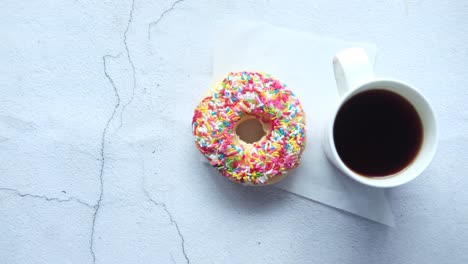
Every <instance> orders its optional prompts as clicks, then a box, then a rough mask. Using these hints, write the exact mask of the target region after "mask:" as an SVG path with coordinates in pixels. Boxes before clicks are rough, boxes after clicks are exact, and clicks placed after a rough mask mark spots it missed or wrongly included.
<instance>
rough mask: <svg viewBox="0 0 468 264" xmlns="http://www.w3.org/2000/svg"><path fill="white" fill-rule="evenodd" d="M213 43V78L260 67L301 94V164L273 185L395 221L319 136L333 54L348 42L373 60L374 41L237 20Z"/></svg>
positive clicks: (330, 99)
mask: <svg viewBox="0 0 468 264" xmlns="http://www.w3.org/2000/svg"><path fill="white" fill-rule="evenodd" d="M222 34H223V38H222V40H221V41H219V42H218V43H216V45H215V51H214V62H213V81H218V80H220V79H222V78H223V76H225V75H226V74H227V73H228V72H230V71H244V70H248V71H263V72H267V73H269V74H272V75H273V76H275V77H277V78H278V79H280V80H281V81H283V82H284V83H286V84H287V85H288V86H289V87H290V88H291V89H292V90H293V92H294V93H295V94H296V95H297V96H298V97H299V100H300V101H301V103H302V105H303V107H304V110H305V112H306V118H307V146H306V149H305V151H304V153H303V155H302V163H301V165H300V166H299V167H298V168H297V169H296V170H295V171H294V172H293V173H292V175H291V176H290V177H288V178H287V179H286V180H284V181H282V182H280V183H279V184H277V187H279V188H281V189H284V190H286V191H289V192H292V193H295V194H297V195H300V196H303V197H305V198H308V199H311V200H314V201H317V202H320V203H323V204H326V205H329V206H332V207H336V208H338V209H341V210H345V211H348V212H351V213H353V214H356V215H359V216H362V217H365V218H368V219H371V220H373V221H376V222H379V223H383V224H386V225H389V226H394V225H395V224H394V217H393V213H392V211H391V208H390V206H389V203H388V201H387V199H386V197H385V193H384V190H381V189H374V188H371V187H367V186H364V185H362V184H359V183H357V182H354V181H353V180H351V179H349V178H348V177H347V176H345V175H343V174H342V173H341V172H339V171H338V170H337V169H335V168H334V167H333V165H332V164H331V163H329V162H328V160H327V158H326V156H325V153H324V152H323V150H322V145H321V136H322V131H323V130H324V127H325V123H326V120H327V117H328V114H329V113H330V111H331V109H332V108H333V106H334V105H335V104H336V103H337V101H338V92H337V89H336V85H335V80H334V76H333V69H332V59H333V56H334V54H336V53H337V52H338V51H340V50H342V49H345V48H348V47H362V48H364V49H365V50H366V51H367V53H368V55H369V58H370V60H371V61H372V62H374V61H375V53H376V47H375V45H373V44H369V43H356V42H347V41H342V40H338V39H332V38H326V37H321V36H317V35H313V34H310V33H304V32H297V31H292V30H288V29H284V28H278V27H274V26H271V25H268V24H264V23H261V24H260V23H250V22H240V23H238V24H236V25H233V26H232V27H231V28H229V29H228V30H225V31H223V32H222Z"/></svg>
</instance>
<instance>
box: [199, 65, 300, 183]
mask: <svg viewBox="0 0 468 264" xmlns="http://www.w3.org/2000/svg"><path fill="white" fill-rule="evenodd" d="M255 123H256V124H257V125H255ZM249 129H250V131H249ZM258 130H260V133H259V131H258ZM192 131H193V135H194V137H195V144H196V146H197V148H198V149H199V150H200V152H201V153H202V154H203V155H205V157H206V158H207V159H208V161H209V162H210V164H211V165H212V166H213V167H215V168H216V169H217V170H218V171H219V172H220V173H221V174H222V175H224V176H225V177H227V178H229V179H230V180H232V181H234V182H236V183H240V184H244V185H249V186H257V185H268V184H273V183H276V182H278V181H280V180H282V179H283V178H285V177H286V176H287V175H288V173H289V172H290V171H291V170H293V169H294V168H296V167H297V166H298V165H299V164H300V162H301V154H302V152H303V150H304V148H305V113H304V110H303V109H302V106H301V104H300V102H299V99H298V98H297V97H296V96H295V95H294V93H293V92H292V91H291V90H290V89H289V88H288V87H286V85H285V84H283V83H281V82H280V81H279V80H277V79H275V78H273V77H272V76H270V75H268V74H265V73H259V72H246V71H243V72H231V73H229V74H228V75H227V76H226V77H225V78H224V79H223V80H222V81H221V82H218V83H216V84H215V85H214V86H213V88H212V89H211V90H210V91H209V93H208V95H207V96H206V97H205V98H203V99H202V101H201V102H200V103H199V104H198V105H197V106H196V108H195V113H194V115H193V119H192ZM256 134H257V135H256ZM258 134H259V135H258ZM255 137H257V138H256V139H255ZM246 138H247V139H246Z"/></svg>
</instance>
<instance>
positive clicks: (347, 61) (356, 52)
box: [333, 48, 374, 96]
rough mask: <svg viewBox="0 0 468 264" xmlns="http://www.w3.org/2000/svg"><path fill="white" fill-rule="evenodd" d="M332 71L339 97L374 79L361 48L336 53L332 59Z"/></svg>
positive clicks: (372, 71)
mask: <svg viewBox="0 0 468 264" xmlns="http://www.w3.org/2000/svg"><path fill="white" fill-rule="evenodd" d="M333 71H334V73H335V80H336V86H337V87H338V93H339V94H340V96H343V95H344V94H345V93H346V92H348V91H351V89H356V88H357V87H359V86H360V85H361V84H363V83H364V82H366V81H369V80H371V79H374V70H373V69H372V65H371V63H370V62H369V58H368V57H367V54H366V52H365V50H364V49H362V48H348V49H345V50H342V51H340V52H339V53H337V54H336V55H335V57H334V58H333Z"/></svg>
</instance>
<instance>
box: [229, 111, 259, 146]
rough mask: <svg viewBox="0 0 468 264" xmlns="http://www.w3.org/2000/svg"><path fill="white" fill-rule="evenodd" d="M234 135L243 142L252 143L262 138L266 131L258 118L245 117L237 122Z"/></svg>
mask: <svg viewBox="0 0 468 264" xmlns="http://www.w3.org/2000/svg"><path fill="white" fill-rule="evenodd" d="M236 135H237V136H238V137H239V139H240V140H242V141H244V142H245V143H248V144H252V143H255V142H257V141H259V140H260V139H262V137H264V136H265V135H266V132H265V130H264V126H263V124H262V122H260V120H258V119H257V118H255V117H247V118H245V119H243V120H241V121H240V122H239V123H238V125H237V127H236Z"/></svg>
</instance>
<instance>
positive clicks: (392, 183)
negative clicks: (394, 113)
mask: <svg viewBox="0 0 468 264" xmlns="http://www.w3.org/2000/svg"><path fill="white" fill-rule="evenodd" d="M379 83H386V84H387V86H388V83H391V84H392V85H393V86H403V87H404V88H405V89H409V90H411V91H413V92H414V93H415V94H416V95H417V96H419V97H420V98H421V99H422V100H423V101H424V102H425V104H426V105H427V109H428V115H429V116H430V119H431V121H432V122H433V123H434V131H432V132H433V133H434V138H435V140H434V143H433V144H432V147H431V151H430V153H426V154H425V156H426V158H425V159H426V160H427V161H426V162H425V163H424V165H423V166H422V167H421V168H420V169H419V170H417V171H416V172H414V173H413V174H412V175H409V176H406V177H403V176H401V175H403V174H404V173H405V171H406V170H407V169H408V168H409V167H411V166H412V164H413V163H414V161H415V160H416V159H418V158H420V156H421V153H418V154H417V155H416V158H415V159H414V161H412V162H411V163H410V164H409V165H407V166H406V167H405V168H404V169H402V170H401V171H399V172H397V173H394V174H390V175H387V176H384V177H370V176H365V175H361V174H359V173H356V172H355V171H353V170H352V169H350V168H349V167H348V166H347V165H346V164H345V163H344V162H343V160H342V159H341V157H340V155H339V154H338V151H337V150H336V146H335V140H334V137H333V128H334V125H335V121H336V116H337V114H338V112H339V110H340V109H341V107H342V106H343V104H344V103H345V102H347V101H348V100H349V99H350V98H352V97H354V96H356V95H358V94H359V93H361V92H363V91H362V90H363V89H365V88H370V89H369V90H372V89H375V90H381V89H383V90H385V88H382V87H375V86H377V85H378V84H379ZM369 86H371V87H369ZM389 90H390V91H392V92H395V91H394V90H392V89H389ZM396 93H398V92H396ZM398 95H400V96H403V95H401V94H400V93H398ZM403 97H404V98H405V99H407V98H406V97H405V96H403ZM410 103H411V104H412V105H413V103H412V102H410ZM329 124H330V125H329V126H328V128H327V134H328V135H329V136H328V144H329V145H330V151H331V153H330V154H331V155H333V158H334V160H335V162H337V163H338V166H339V167H340V169H341V170H342V171H343V172H345V174H347V175H348V176H350V177H351V178H353V179H354V180H356V181H358V182H360V183H362V184H365V185H369V186H373V187H380V188H390V187H396V186H400V185H402V184H405V183H408V182H410V181H412V180H414V179H415V178H417V177H418V176H419V175H421V173H422V172H423V171H424V170H425V169H426V168H427V167H428V165H429V164H430V162H431V161H432V160H433V158H434V156H435V153H436V150H437V147H438V126H437V121H436V118H435V113H434V110H433V109H432V106H431V104H430V103H429V101H428V100H427V98H426V97H425V96H424V95H423V94H422V93H421V92H420V91H419V90H418V89H416V88H415V87H414V86H412V85H409V84H408V83H405V82H402V81H400V80H396V79H389V78H374V79H371V80H368V81H366V82H364V83H361V84H360V85H358V86H357V87H352V88H351V89H350V90H349V91H347V92H346V93H345V94H344V95H343V96H342V97H341V98H340V101H339V103H338V105H337V106H336V107H335V108H334V112H333V113H332V116H331V120H330V123H329ZM406 175H407V174H406ZM396 178H399V180H395V179H396Z"/></svg>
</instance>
